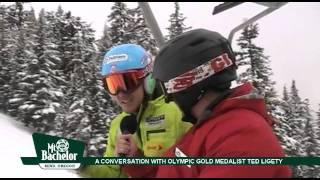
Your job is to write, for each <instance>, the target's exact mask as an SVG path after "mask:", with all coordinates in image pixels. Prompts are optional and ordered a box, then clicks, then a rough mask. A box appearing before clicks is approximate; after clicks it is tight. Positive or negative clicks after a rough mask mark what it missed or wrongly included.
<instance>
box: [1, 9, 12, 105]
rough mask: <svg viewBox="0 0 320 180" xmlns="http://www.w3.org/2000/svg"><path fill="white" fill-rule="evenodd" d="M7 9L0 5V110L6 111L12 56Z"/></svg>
mask: <svg viewBox="0 0 320 180" xmlns="http://www.w3.org/2000/svg"><path fill="white" fill-rule="evenodd" d="M7 10H8V8H7V7H6V6H3V5H0V94H1V96H0V110H3V111H7V108H6V107H7V102H8V95H9V92H10V91H11V87H10V85H9V82H10V79H11V78H12V77H11V76H10V70H11V69H10V68H11V65H12V62H10V55H11V54H13V48H11V46H12V45H13V43H14V39H12V38H13V37H12V34H11V30H10V29H11V24H10V23H9V21H8V11H7Z"/></svg>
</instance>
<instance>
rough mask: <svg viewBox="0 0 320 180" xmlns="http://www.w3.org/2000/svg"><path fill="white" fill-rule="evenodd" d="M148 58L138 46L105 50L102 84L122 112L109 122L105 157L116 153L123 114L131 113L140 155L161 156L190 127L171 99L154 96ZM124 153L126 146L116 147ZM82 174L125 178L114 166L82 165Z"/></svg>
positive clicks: (149, 58)
mask: <svg viewBox="0 0 320 180" xmlns="http://www.w3.org/2000/svg"><path fill="white" fill-rule="evenodd" d="M152 65H153V64H152V60H151V57H150V55H149V54H148V53H147V52H146V51H145V50H144V49H143V48H142V47H141V46H139V45H135V44H123V45H118V46H115V47H113V48H112V49H111V50H110V51H108V52H107V53H106V55H105V57H104V60H103V63H102V76H103V82H104V87H105V89H106V90H107V91H108V93H109V94H110V96H111V98H112V99H113V100H114V101H116V102H117V104H118V105H119V106H120V107H121V109H122V110H123V112H122V113H121V114H119V115H118V116H117V117H116V118H115V119H114V120H113V121H112V122H111V126H110V130H109V135H108V141H107V147H106V152H105V153H104V156H105V157H114V156H117V154H115V152H116V148H117V147H116V141H117V140H118V135H120V134H121V133H123V132H121V130H120V124H121V122H122V120H123V119H124V118H125V117H126V116H133V117H134V119H131V120H136V121H137V122H136V123H134V124H137V125H136V127H134V129H136V130H135V132H134V134H133V135H134V141H135V144H136V145H137V147H138V149H139V150H140V152H141V154H142V155H144V156H147V157H154V156H161V154H162V153H163V152H165V151H166V150H167V149H168V148H169V147H170V146H172V145H173V144H175V142H176V141H177V139H179V138H180V137H182V136H183V135H184V134H185V133H186V132H187V131H188V130H189V128H190V127H191V123H187V122H184V121H182V120H181V119H182V116H183V114H182V112H181V111H180V109H179V107H178V106H177V105H176V104H175V103H174V102H169V103H166V102H165V99H164V96H162V95H160V96H158V97H154V96H157V95H156V93H157V91H156V90H155V89H156V88H155V86H156V82H155V80H154V79H153V78H152V77H151V73H150V72H151V69H152ZM120 151H122V152H123V153H122V154H124V155H125V154H126V153H127V152H126V149H123V150H120ZM81 175H82V176H85V177H126V175H125V174H123V173H122V172H121V169H120V166H118V165H98V166H86V167H84V168H82V170H81Z"/></svg>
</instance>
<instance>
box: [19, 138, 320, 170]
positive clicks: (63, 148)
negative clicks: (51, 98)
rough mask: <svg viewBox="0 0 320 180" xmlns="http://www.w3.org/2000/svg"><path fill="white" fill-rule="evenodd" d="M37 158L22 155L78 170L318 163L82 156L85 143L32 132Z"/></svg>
mask: <svg viewBox="0 0 320 180" xmlns="http://www.w3.org/2000/svg"><path fill="white" fill-rule="evenodd" d="M32 137H33V140H34V145H35V149H36V153H37V157H21V160H22V163H23V164H24V165H39V166H40V167H41V168H43V169H77V168H79V167H80V166H81V165H177V166H179V165H187V166H190V165H193V166H197V165H294V166H297V165H320V157H263V158H262V157H232V158H226V157H170V158H169V157H128V158H124V157H83V152H84V143H83V142H81V141H76V140H72V139H66V138H62V137H56V136H49V135H45V134H39V133H34V134H33V135H32Z"/></svg>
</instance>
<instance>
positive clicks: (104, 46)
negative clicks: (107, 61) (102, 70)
mask: <svg viewBox="0 0 320 180" xmlns="http://www.w3.org/2000/svg"><path fill="white" fill-rule="evenodd" d="M97 46H98V56H99V60H102V59H103V56H104V55H105V53H106V52H107V51H108V49H109V48H110V47H111V46H112V42H111V37H110V35H109V26H108V25H107V24H105V25H104V28H103V34H102V37H101V38H100V39H99V40H98V41H97Z"/></svg>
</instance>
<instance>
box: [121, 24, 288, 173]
mask: <svg viewBox="0 0 320 180" xmlns="http://www.w3.org/2000/svg"><path fill="white" fill-rule="evenodd" d="M236 68H237V67H236V64H235V55H234V53H233V51H232V49H231V46H230V44H229V42H228V41H227V39H225V38H224V37H223V36H221V35H220V34H219V33H216V32H212V31H208V30H204V29H196V30H192V31H189V32H186V33H184V34H182V35H180V36H178V37H176V38H174V39H173V40H171V41H169V42H168V43H167V44H166V45H165V46H164V47H163V48H162V49H161V51H160V52H159V54H158V56H157V57H156V60H155V64H154V72H153V75H154V78H156V79H158V80H159V81H160V82H162V87H163V91H164V93H165V95H166V97H167V98H168V100H170V99H171V100H174V101H175V102H176V103H177V104H178V105H179V107H180V109H181V110H182V111H183V112H184V115H185V118H184V120H185V121H190V122H192V123H193V124H195V125H194V127H193V128H192V129H191V130H190V131H189V132H188V133H187V134H186V135H185V136H184V137H183V138H182V139H181V140H180V141H178V142H177V143H176V144H175V145H174V146H173V147H171V148H170V149H169V150H168V151H167V152H166V153H165V154H164V156H168V157H177V156H187V157H283V156H284V152H283V150H282V148H281V146H280V144H279V142H278V139H277V138H276V136H275V134H274V133H273V131H272V128H271V125H272V120H271V119H270V118H269V116H268V114H267V112H266V107H265V103H264V99H263V97H262V96H260V95H259V94H258V93H257V92H256V89H255V88H253V87H252V85H251V84H250V83H244V84H243V85H240V86H239V87H236V88H233V89H231V88H230V87H231V82H232V81H233V80H235V79H236V77H237V76H236ZM125 138H127V139H130V135H127V136H126V137H125ZM129 142H130V141H129ZM118 145H119V146H121V147H123V148H127V149H130V153H129V156H137V155H139V153H138V151H137V148H134V146H132V144H131V143H122V144H121V143H120V144H118ZM123 169H124V171H125V172H126V173H127V174H128V175H130V176H132V177H269V178H277V177H291V170H290V168H289V167H288V166H283V165H282V166H280V165H277V166H263V165H252V166H250V165H238V166H237V165H229V166H227V165H225V166H222V165H219V166H217V165H212V166H210V165H197V166H187V165H179V166H172V165H161V166H140V167H139V166H124V167H123Z"/></svg>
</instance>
